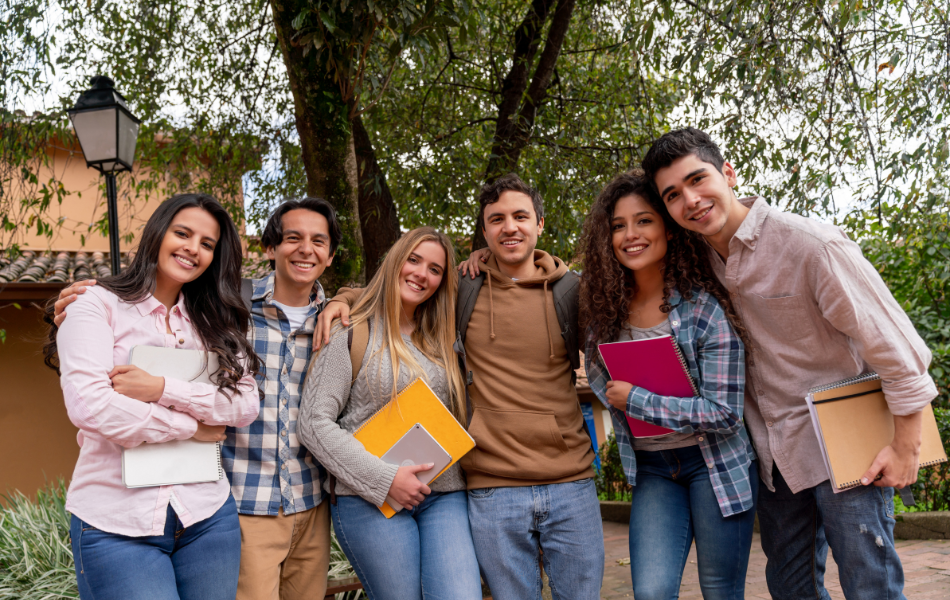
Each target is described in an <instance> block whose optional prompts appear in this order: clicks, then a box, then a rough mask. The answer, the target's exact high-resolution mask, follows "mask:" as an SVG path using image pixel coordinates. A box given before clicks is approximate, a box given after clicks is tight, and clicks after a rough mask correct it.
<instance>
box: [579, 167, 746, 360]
mask: <svg viewBox="0 0 950 600" xmlns="http://www.w3.org/2000/svg"><path fill="white" fill-rule="evenodd" d="M631 195H633V196H639V197H641V198H643V199H644V200H646V201H647V202H648V203H649V204H650V206H651V207H652V208H653V210H655V211H656V213H657V214H658V215H660V217H661V218H662V219H663V225H664V226H665V227H666V231H667V233H669V234H672V237H671V239H670V241H669V242H668V243H667V251H666V264H665V266H664V269H663V280H664V284H665V285H664V290H663V305H662V306H661V307H660V310H661V311H663V312H664V313H668V312H670V310H672V306H670V302H669V299H670V293H671V291H672V290H673V289H674V288H675V289H676V290H677V291H678V292H679V293H680V295H682V296H683V298H684V299H686V300H689V299H691V298H692V295H693V290H694V289H695V288H697V287H699V288H702V289H704V290H706V291H707V292H709V293H710V294H712V295H713V296H714V297H715V298H716V300H718V301H719V304H720V305H721V306H722V309H723V311H724V312H725V313H726V316H727V318H728V319H729V322H730V323H731V324H732V327H733V329H735V330H736V333H738V334H739V337H740V338H741V339H742V342H743V343H744V344H746V346H747V347H748V339H747V336H746V331H745V328H744V327H743V326H742V323H741V322H740V321H739V317H738V315H736V313H735V311H734V310H733V308H732V304H731V303H730V302H729V293H728V292H727V291H726V289H725V287H723V285H722V284H721V283H720V282H719V280H718V279H717V278H716V275H715V273H713V271H712V267H711V266H710V264H709V258H708V255H707V252H708V250H707V246H706V243H705V242H704V241H703V240H702V238H701V237H700V236H699V235H698V234H696V233H694V232H692V231H687V230H686V229H683V228H682V227H680V226H679V225H678V224H677V223H676V221H674V220H673V218H672V217H670V214H669V212H667V210H666V207H665V206H663V202H662V201H661V200H660V198H659V196H657V194H656V192H655V191H654V190H653V186H652V185H651V183H650V181H649V180H648V179H647V178H646V177H645V176H644V174H643V171H641V170H640V169H636V170H633V171H629V172H627V173H621V174H620V175H617V176H616V177H614V179H613V180H612V181H611V182H610V183H608V184H607V186H606V187H605V188H604V189H603V191H601V192H600V195H599V196H598V197H597V200H596V201H595V202H594V205H593V206H592V207H591V209H590V214H588V215H587V219H586V220H585V221H584V234H583V236H582V237H581V241H580V244H579V246H578V257H577V258H578V259H579V260H580V261H581V263H582V264H583V268H584V270H583V272H582V274H581V289H580V308H581V323H582V325H583V326H584V327H591V328H592V329H593V331H594V335H595V337H596V339H597V342H598V343H607V342H614V341H616V340H617V338H618V337H620V330H621V328H622V327H623V324H624V321H626V319H627V307H628V306H629V305H630V301H631V300H632V299H633V296H634V294H636V292H637V284H636V281H635V279H634V276H633V271H631V270H630V269H628V268H626V267H624V266H622V265H621V264H620V261H618V260H617V257H616V256H614V249H613V244H612V242H611V239H612V233H611V228H610V222H611V219H613V214H614V207H615V206H616V205H617V202H618V201H619V200H620V199H621V198H625V197H627V196H631Z"/></svg>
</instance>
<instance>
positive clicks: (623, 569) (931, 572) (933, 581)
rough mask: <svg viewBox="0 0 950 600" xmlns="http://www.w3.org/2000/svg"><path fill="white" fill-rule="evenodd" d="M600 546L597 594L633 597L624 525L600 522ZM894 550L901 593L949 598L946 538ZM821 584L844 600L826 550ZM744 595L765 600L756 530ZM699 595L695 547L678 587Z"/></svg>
mask: <svg viewBox="0 0 950 600" xmlns="http://www.w3.org/2000/svg"><path fill="white" fill-rule="evenodd" d="M604 546H605V550H606V560H607V562H606V566H605V567H604V586H603V588H602V589H601V592H600V597H601V598H602V599H604V600H614V599H615V598H633V592H632V591H631V588H630V567H629V566H628V565H624V566H621V565H619V564H618V563H617V561H618V560H622V559H626V558H629V556H630V550H629V547H628V544H627V525H625V524H622V523H610V522H607V521H605V522H604ZM897 552H898V554H900V557H901V561H902V562H903V564H904V577H905V579H906V584H905V587H904V594H905V595H906V596H907V598H908V599H909V600H918V599H923V598H934V599H936V598H950V540H898V541H897ZM825 587H827V588H828V591H829V592H830V593H831V597H832V598H833V599H834V600H844V594H842V593H841V586H840V585H839V583H838V567H837V565H836V564H835V562H834V560H833V559H832V558H831V555H830V554H829V557H828V570H827V572H826V573H825ZM745 589H746V598H764V599H766V600H769V599H770V598H771V596H769V592H768V588H767V587H766V585H765V555H764V554H763V553H762V546H761V544H760V542H759V534H755V537H754V538H753V540H752V554H751V556H750V558H749V574H748V576H747V577H746V588H745ZM702 597H703V595H702V592H701V591H700V589H699V577H698V575H697V571H696V548H695V546H694V547H693V549H692V550H691V551H690V553H689V559H688V560H687V563H686V570H685V572H684V573H683V584H682V586H681V587H680V599H681V600H699V599H701V598H702Z"/></svg>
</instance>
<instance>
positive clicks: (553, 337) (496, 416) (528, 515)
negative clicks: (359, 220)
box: [315, 174, 604, 600]
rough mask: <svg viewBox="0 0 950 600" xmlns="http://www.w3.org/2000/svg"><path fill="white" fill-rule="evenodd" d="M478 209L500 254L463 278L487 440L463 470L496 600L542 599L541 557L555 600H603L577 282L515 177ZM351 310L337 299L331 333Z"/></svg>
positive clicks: (472, 411)
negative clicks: (580, 383) (579, 374)
mask: <svg viewBox="0 0 950 600" xmlns="http://www.w3.org/2000/svg"><path fill="white" fill-rule="evenodd" d="M479 204H480V207H481V211H480V214H479V223H480V225H481V226H482V229H483V232H484V234H485V240H486V242H487V243H488V248H489V250H491V253H492V255H491V257H490V258H489V260H488V262H487V264H485V265H484V266H482V268H481V270H482V271H484V273H482V274H480V275H479V276H478V277H477V278H474V279H473V278H468V277H463V278H461V281H460V283H459V301H458V302H459V304H458V311H457V312H458V314H457V323H456V325H457V328H458V340H457V343H456V351H458V352H459V355H460V357H461V363H462V367H463V369H464V376H465V377H466V381H467V383H468V393H469V407H468V408H469V410H468V412H469V433H470V434H471V435H472V437H473V438H474V439H475V444H476V446H475V449H474V450H472V451H471V452H470V453H468V454H467V455H466V456H465V457H464V458H463V459H462V461H461V464H462V468H463V469H464V470H465V474H466V476H467V479H468V490H469V493H468V512H469V521H470V523H471V527H472V537H473V539H474V541H475V551H476V554H477V557H478V563H479V567H480V568H481V571H482V577H483V578H484V579H485V581H486V582H487V583H488V586H489V588H491V592H492V597H493V598H495V599H496V600H524V599H525V598H540V596H541V572H540V568H539V559H540V560H541V561H543V563H544V570H545V572H546V573H547V575H548V580H549V583H550V587H551V591H552V595H553V597H554V598H555V599H559V600H595V599H597V598H600V587H601V583H602V580H603V574H604V536H603V526H602V524H601V520H600V506H599V503H598V500H597V492H596V490H595V488H594V482H593V479H592V478H593V475H594V472H593V469H592V467H591V463H592V462H593V460H594V452H593V450H592V448H591V442H590V437H589V436H588V434H587V432H586V430H585V425H584V417H583V414H582V412H581V408H580V405H579V403H578V400H577V392H576V391H575V389H574V368H575V367H576V366H577V365H578V364H579V361H578V354H577V352H578V335H579V330H578V329H579V328H578V324H577V275H575V274H574V273H572V272H570V271H569V270H568V269H567V266H566V265H565V264H564V262H563V261H562V260H560V259H558V258H555V257H553V256H551V255H549V254H548V253H546V252H544V251H541V250H537V249H536V246H537V242H538V236H539V235H540V234H541V231H542V229H543V227H544V207H543V204H542V201H541V196H540V194H538V192H537V191H536V190H534V189H533V188H531V187H530V186H528V185H527V184H525V183H524V182H523V181H521V179H519V178H518V177H517V176H516V175H514V174H510V175H506V176H504V177H502V178H500V179H498V180H496V181H495V182H493V183H490V184H486V185H485V186H483V187H482V190H481V193H480V194H479ZM344 297H345V299H346V300H347V301H352V300H353V297H352V295H349V296H348V295H344ZM334 309H336V310H334ZM347 313H348V311H346V310H345V305H344V304H343V303H339V302H331V304H330V305H329V308H328V311H327V312H325V313H324V314H325V316H326V323H323V322H321V326H322V327H323V331H324V336H326V337H328V333H329V322H330V320H332V318H334V317H335V316H344V315H345V314H347ZM344 323H346V319H345V318H344ZM318 329H319V328H318ZM318 341H319V340H318ZM318 341H317V342H315V343H318ZM539 550H540V551H542V552H543V555H541V556H539Z"/></svg>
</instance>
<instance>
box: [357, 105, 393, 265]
mask: <svg viewBox="0 0 950 600" xmlns="http://www.w3.org/2000/svg"><path fill="white" fill-rule="evenodd" d="M351 125H352V129H353V143H354V146H355V148H356V161H357V165H358V168H359V215H360V229H361V233H362V235H363V261H364V262H363V264H364V265H365V268H366V281H369V280H370V279H372V277H373V275H375V274H376V269H378V268H379V263H380V262H382V260H383V257H384V256H385V255H386V252H388V251H389V248H390V247H392V245H393V244H394V243H395V242H396V240H398V239H399V235H400V231H399V216H398V213H397V212H396V205H395V203H394V202H393V195H392V192H390V190H389V185H388V184H387V183H386V175H385V174H384V173H383V171H382V170H381V169H380V168H379V163H378V162H377V161H376V152H375V150H373V143H372V140H370V137H369V132H368V131H366V127H364V126H363V119H362V117H360V116H359V115H357V116H356V117H354V118H353V120H352V122H351Z"/></svg>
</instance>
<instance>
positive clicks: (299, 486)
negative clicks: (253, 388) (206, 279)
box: [221, 273, 326, 515]
mask: <svg viewBox="0 0 950 600" xmlns="http://www.w3.org/2000/svg"><path fill="white" fill-rule="evenodd" d="M273 296H274V274H273V273H271V274H270V275H268V276H267V277H265V278H263V279H255V280H254V291H253V293H252V295H251V327H250V328H249V330H248V333H247V336H248V340H249V341H250V342H251V345H252V346H253V347H254V351H255V352H256V353H257V355H258V356H259V357H260V358H261V361H263V368H262V369H261V372H260V373H259V374H258V375H257V386H258V389H259V390H260V393H261V412H260V414H259V415H258V417H257V419H256V420H255V421H254V422H253V423H251V424H250V425H248V426H247V427H240V428H233V427H228V428H227V439H226V440H225V441H224V444H223V445H222V449H221V450H222V451H221V455H222V458H223V460H224V470H225V472H226V473H227V474H228V478H229V479H230V480H231V493H232V494H233V495H234V500H235V501H236V502H237V509H238V512H239V513H240V514H242V515H276V514H277V511H278V509H280V508H283V509H284V514H292V513H296V512H301V511H304V510H309V509H311V508H314V507H315V506H317V505H319V504H320V502H321V501H322V500H323V475H324V471H323V468H322V467H321V466H320V465H319V464H318V463H317V461H316V460H314V458H313V456H312V455H311V454H310V451H309V450H307V449H306V448H304V447H303V446H302V445H301V444H300V440H299V439H298V438H297V411H298V409H299V407H300V394H301V392H302V391H303V384H304V380H305V379H306V376H307V365H308V364H309V362H310V354H311V347H312V344H311V343H312V341H313V329H314V326H315V324H316V320H317V315H318V314H319V313H320V311H321V310H323V306H324V303H325V301H326V296H325V295H324V293H323V287H322V286H321V285H320V282H316V283H314V286H313V293H312V294H311V296H310V311H309V312H308V313H307V319H306V320H305V321H304V324H303V326H301V328H300V329H298V330H297V331H291V330H290V322H289V321H288V320H287V316H286V315H285V314H284V312H283V311H282V310H280V309H279V308H278V307H277V306H276V305H275V304H274V303H273V301H272V300H273Z"/></svg>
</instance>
